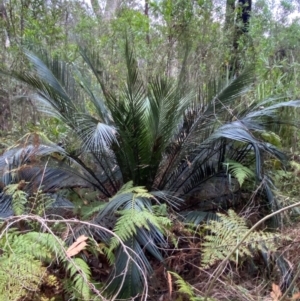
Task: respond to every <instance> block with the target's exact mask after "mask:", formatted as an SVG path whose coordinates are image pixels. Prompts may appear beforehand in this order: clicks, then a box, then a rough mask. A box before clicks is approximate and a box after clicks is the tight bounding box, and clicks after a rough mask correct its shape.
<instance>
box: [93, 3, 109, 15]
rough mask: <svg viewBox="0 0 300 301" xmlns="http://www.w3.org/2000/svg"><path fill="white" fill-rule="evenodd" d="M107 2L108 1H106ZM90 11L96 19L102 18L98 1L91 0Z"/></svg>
mask: <svg viewBox="0 0 300 301" xmlns="http://www.w3.org/2000/svg"><path fill="white" fill-rule="evenodd" d="M108 1H109V0H108ZM91 5H92V9H93V11H94V14H95V15H96V17H97V18H98V19H101V18H102V12H101V8H100V5H99V0H91Z"/></svg>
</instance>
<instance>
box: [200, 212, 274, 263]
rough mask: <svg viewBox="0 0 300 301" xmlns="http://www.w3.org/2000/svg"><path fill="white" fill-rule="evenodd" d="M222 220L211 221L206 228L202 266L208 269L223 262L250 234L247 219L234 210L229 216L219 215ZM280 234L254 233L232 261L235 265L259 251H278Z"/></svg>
mask: <svg viewBox="0 0 300 301" xmlns="http://www.w3.org/2000/svg"><path fill="white" fill-rule="evenodd" d="M218 216H219V218H220V220H218V221H211V222H210V223H209V224H208V225H206V226H205V229H206V230H208V231H209V232H208V234H207V235H205V237H204V239H205V242H204V243H203V250H202V260H201V261H202V266H203V267H204V268H207V267H209V266H211V265H213V264H215V263H216V262H218V261H220V260H223V259H224V258H225V257H226V256H227V255H228V254H229V252H230V251H231V250H232V249H233V248H234V247H235V245H236V244H237V243H239V241H240V240H241V239H242V238H243V237H244V235H245V234H246V233H247V232H248V230H249V229H248V227H247V225H246V221H245V219H243V218H241V217H239V216H238V215H237V214H236V213H235V212H234V211H233V210H228V215H225V214H221V213H218ZM278 237H279V234H276V233H269V232H263V231H256V232H252V233H251V234H250V235H249V236H248V237H247V238H246V240H245V241H244V243H243V244H242V245H241V246H240V248H239V249H238V250H237V251H236V253H235V254H233V255H232V257H231V258H230V260H232V261H234V262H235V263H239V261H240V260H241V259H243V258H246V257H248V256H252V255H253V253H255V252H257V251H266V250H268V251H269V252H270V251H276V241H275V240H276V238H278Z"/></svg>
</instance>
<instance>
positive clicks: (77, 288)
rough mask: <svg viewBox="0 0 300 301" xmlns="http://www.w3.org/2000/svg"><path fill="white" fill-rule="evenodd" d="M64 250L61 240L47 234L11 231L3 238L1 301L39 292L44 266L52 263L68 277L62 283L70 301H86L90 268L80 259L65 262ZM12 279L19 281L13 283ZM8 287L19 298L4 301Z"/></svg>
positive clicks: (0, 245) (0, 242)
mask: <svg viewBox="0 0 300 301" xmlns="http://www.w3.org/2000/svg"><path fill="white" fill-rule="evenodd" d="M65 248H66V245H65V243H64V242H63V241H62V240H61V239H59V238H58V237H56V236H53V235H51V234H48V233H38V232H29V233H25V234H21V233H18V232H17V231H16V230H12V231H9V232H8V233H7V234H6V235H4V236H2V238H1V239H0V249H1V250H2V252H3V255H2V256H1V257H0V282H1V284H2V283H3V285H2V286H1V284H0V301H1V300H17V299H18V298H19V297H23V296H25V295H26V296H27V295H28V293H29V292H34V291H38V290H39V286H40V284H41V283H42V281H43V277H42V276H43V275H44V274H45V272H46V268H45V267H44V265H45V264H47V265H49V264H50V263H51V262H53V260H56V261H57V262H58V263H60V264H61V265H62V266H63V267H64V269H65V271H66V272H67V273H68V276H69V277H67V278H68V280H62V281H63V282H64V283H65V288H66V289H67V291H69V292H70V295H71V296H72V298H77V299H79V298H80V299H83V300H89V298H90V287H89V281H90V275H91V272H90V269H89V266H88V265H87V264H86V263H85V262H84V261H83V260H82V259H80V258H72V259H69V258H67V256H66V254H65V251H64V249H65ZM8 268H9V273H8V272H7V269H8ZM12 279H18V281H17V282H12ZM21 279H23V280H21ZM36 279H38V281H37V280H36ZM11 283H12V284H11ZM24 283H26V285H24ZM9 285H11V286H12V285H13V286H14V290H13V291H14V292H19V295H18V296H19V297H18V298H7V292H6V287H7V286H9ZM1 298H3V299H1Z"/></svg>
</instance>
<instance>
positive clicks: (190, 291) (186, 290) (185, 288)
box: [168, 272, 215, 301]
mask: <svg viewBox="0 0 300 301" xmlns="http://www.w3.org/2000/svg"><path fill="white" fill-rule="evenodd" d="M168 273H170V274H171V275H173V276H174V277H175V278H176V279H177V280H176V281H175V283H176V285H177V286H178V290H177V292H178V293H181V294H184V295H186V296H187V297H188V299H189V300H190V301H203V300H204V297H200V296H196V294H195V292H194V288H193V286H192V285H190V284H189V283H188V282H186V281H184V280H183V279H182V278H181V277H180V276H179V275H178V274H177V273H174V272H168ZM206 300H207V301H215V299H212V298H207V299H206Z"/></svg>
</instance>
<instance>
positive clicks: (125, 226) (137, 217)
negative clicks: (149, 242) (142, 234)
mask: <svg viewBox="0 0 300 301" xmlns="http://www.w3.org/2000/svg"><path fill="white" fill-rule="evenodd" d="M118 213H119V214H120V215H121V217H120V218H119V219H118V221H117V222H116V225H115V227H114V233H115V234H116V235H117V236H118V237H119V238H120V239H121V240H122V241H126V240H128V239H129V238H130V237H132V236H134V235H135V234H136V233H137V228H145V229H147V230H149V231H150V226H149V225H150V224H151V225H152V226H154V227H156V228H157V229H158V230H159V231H161V232H162V233H164V228H165V227H168V226H170V225H171V221H170V220H169V219H168V218H167V217H164V216H157V215H155V214H153V213H152V212H150V211H149V210H148V209H146V208H144V209H143V210H137V209H135V208H134V207H133V208H131V209H126V210H121V211H119V212H118ZM118 245H119V240H118V239H116V238H115V237H113V238H112V240H111V243H110V248H111V249H115V248H116V247H117V246H118Z"/></svg>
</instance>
